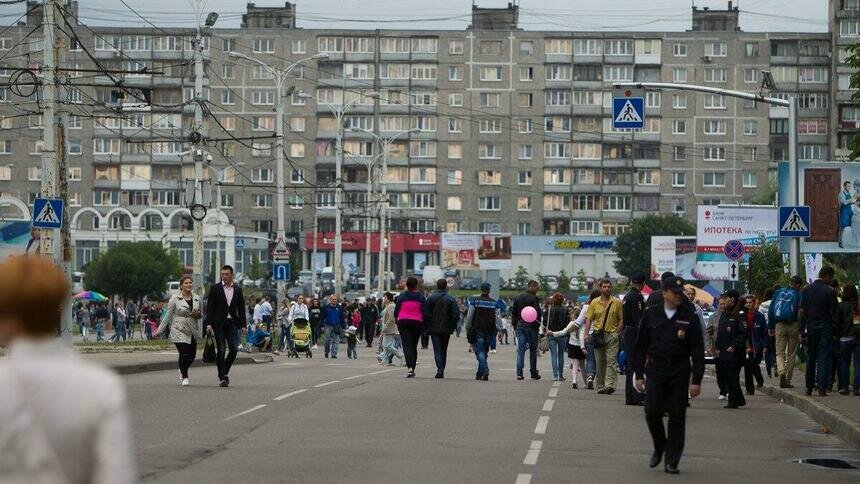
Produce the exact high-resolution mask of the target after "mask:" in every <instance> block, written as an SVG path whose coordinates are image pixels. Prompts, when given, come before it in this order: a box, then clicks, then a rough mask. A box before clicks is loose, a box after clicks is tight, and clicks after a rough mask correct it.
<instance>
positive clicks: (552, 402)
mask: <svg viewBox="0 0 860 484" xmlns="http://www.w3.org/2000/svg"><path fill="white" fill-rule="evenodd" d="M553 405H555V400H553V399H551V398H547V399H546V401H545V402H543V411H544V412H552V406H553Z"/></svg>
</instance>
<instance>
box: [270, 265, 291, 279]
mask: <svg viewBox="0 0 860 484" xmlns="http://www.w3.org/2000/svg"><path fill="white" fill-rule="evenodd" d="M272 279H274V280H276V281H289V280H290V263H289V262H287V263H284V264H272Z"/></svg>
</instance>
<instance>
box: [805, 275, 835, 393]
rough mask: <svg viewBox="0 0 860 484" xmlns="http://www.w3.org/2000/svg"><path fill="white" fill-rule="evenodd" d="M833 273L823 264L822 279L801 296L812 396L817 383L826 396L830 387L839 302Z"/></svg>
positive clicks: (807, 287)
mask: <svg viewBox="0 0 860 484" xmlns="http://www.w3.org/2000/svg"><path fill="white" fill-rule="evenodd" d="M833 276H834V273H833V268H832V267H830V266H825V267H822V268H821V270H820V271H818V279H816V280H815V282H813V283H812V284H810V285H808V286H806V287H805V288H804V289H803V292H802V293H801V295H800V312H799V316H800V331H801V333H802V332H803V331H806V344H807V347H808V349H809V359H808V361H807V362H806V394H807V395H812V389H813V388H815V387H816V386H817V388H818V395H819V396H821V397H826V396H827V389H828V387H829V382H830V374H831V373H830V365H831V364H832V360H833V356H832V354H831V352H832V351H833V335H834V334H838V332H837V331H836V324H837V323H836V321H837V318H836V313H837V311H838V306H839V302H838V300H837V298H836V291H835V290H834V289H833ZM816 370H817V371H816Z"/></svg>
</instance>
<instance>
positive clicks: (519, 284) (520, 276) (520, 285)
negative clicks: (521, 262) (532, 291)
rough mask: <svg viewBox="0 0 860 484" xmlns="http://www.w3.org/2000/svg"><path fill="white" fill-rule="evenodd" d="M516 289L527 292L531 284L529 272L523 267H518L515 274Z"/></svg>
mask: <svg viewBox="0 0 860 484" xmlns="http://www.w3.org/2000/svg"><path fill="white" fill-rule="evenodd" d="M513 282H514V289H516V290H518V291H525V290H526V285H528V283H529V271H528V269H526V268H525V267H523V266H518V267H517V270H516V271H515V272H514V280H513Z"/></svg>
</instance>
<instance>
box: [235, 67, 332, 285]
mask: <svg viewBox="0 0 860 484" xmlns="http://www.w3.org/2000/svg"><path fill="white" fill-rule="evenodd" d="M227 55H228V56H230V57H232V58H234V59H245V60H247V61H250V62H254V63H256V64H258V65H260V66H262V67H264V68H265V69H266V70H267V71H268V72H269V74H270V75H271V76H272V77H273V78H274V80H275V88H276V89H277V98H278V99H277V102H276V103H275V111H276V114H275V159H276V161H277V176H278V187H277V197H278V228H277V238H278V239H279V240H282V239H284V237H286V230H287V229H286V224H285V222H284V217H285V214H284V203H285V202H284V192H285V191H286V186H285V181H284V86H285V85H286V83H287V78H288V77H289V75H290V72H292V70H293V69H294V68H295V67H296V66H298V65H300V64H302V63H304V62H308V61H311V60H314V59H325V58H327V57H328V54H314V55H312V56H310V57H305V58H304V59H299V60H297V61H296V62H293V63H292V64H290V65H289V66H287V67H286V68H281V67H272V66H270V65H269V64H266V63H265V62H263V61H261V60H259V59H255V58H253V57H251V56H248V55H245V54H242V53H241V52H234V51H230V52H227ZM286 290H287V284H286V281H278V301H283V300H284V296H285V295H286Z"/></svg>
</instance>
